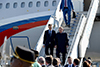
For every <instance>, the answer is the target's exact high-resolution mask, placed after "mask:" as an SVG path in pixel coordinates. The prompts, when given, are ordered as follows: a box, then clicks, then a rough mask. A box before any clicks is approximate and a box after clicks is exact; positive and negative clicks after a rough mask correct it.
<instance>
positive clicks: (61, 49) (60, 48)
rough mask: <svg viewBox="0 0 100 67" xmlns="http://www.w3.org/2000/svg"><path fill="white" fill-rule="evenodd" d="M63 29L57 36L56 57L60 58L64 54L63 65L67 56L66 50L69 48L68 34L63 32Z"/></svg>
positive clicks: (60, 29)
mask: <svg viewBox="0 0 100 67" xmlns="http://www.w3.org/2000/svg"><path fill="white" fill-rule="evenodd" d="M63 30H64V29H63V27H60V28H59V32H58V33H57V34H56V40H55V41H56V42H55V43H56V45H55V48H56V56H57V57H58V58H60V53H62V60H63V62H62V63H63V65H64V63H65V55H66V52H67V51H66V49H67V48H68V46H69V44H68V41H69V40H68V38H67V33H66V32H64V31H63Z"/></svg>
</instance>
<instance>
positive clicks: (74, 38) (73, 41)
mask: <svg viewBox="0 0 100 67" xmlns="http://www.w3.org/2000/svg"><path fill="white" fill-rule="evenodd" d="M83 17H84V15H83V14H82V15H81V17H80V20H79V23H78V25H77V28H76V32H75V35H74V37H73V40H72V44H71V46H70V49H69V52H68V55H67V58H66V61H65V64H66V63H67V60H68V57H69V56H70V54H71V52H72V49H73V46H74V43H75V40H76V37H77V34H78V30H79V28H80V24H81V22H82V19H83Z"/></svg>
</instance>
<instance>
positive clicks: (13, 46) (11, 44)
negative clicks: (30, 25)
mask: <svg viewBox="0 0 100 67" xmlns="http://www.w3.org/2000/svg"><path fill="white" fill-rule="evenodd" d="M12 38H27V41H28V46H29V49H31V46H30V42H29V38H28V36H11V37H10V43H11V47H12V50H13V52H15V51H14V46H13V43H12Z"/></svg>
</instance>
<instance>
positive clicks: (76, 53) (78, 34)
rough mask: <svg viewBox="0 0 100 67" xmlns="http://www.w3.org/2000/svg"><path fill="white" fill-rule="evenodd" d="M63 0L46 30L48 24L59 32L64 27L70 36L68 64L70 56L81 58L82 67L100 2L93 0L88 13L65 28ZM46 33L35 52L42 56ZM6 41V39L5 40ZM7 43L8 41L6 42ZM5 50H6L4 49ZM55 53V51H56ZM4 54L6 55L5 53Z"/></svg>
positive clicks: (83, 13) (80, 14)
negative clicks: (62, 8) (60, 9)
mask: <svg viewBox="0 0 100 67" xmlns="http://www.w3.org/2000/svg"><path fill="white" fill-rule="evenodd" d="M60 3H61V0H60V2H59V4H58V6H57V8H56V10H55V12H54V14H53V15H51V17H50V19H49V21H48V23H47V25H46V26H45V29H44V31H45V30H47V29H48V24H52V25H53V29H54V30H55V31H56V32H58V28H59V27H60V26H62V27H64V31H65V32H66V33H67V34H68V38H69V48H68V54H67V56H66V62H65V64H66V63H68V62H67V58H68V56H71V57H72V58H73V59H75V58H80V60H81V61H80V66H79V67H81V66H82V62H83V57H84V56H85V52H86V49H87V48H88V44H89V38H90V34H91V30H92V27H93V23H94V19H95V16H96V12H97V9H98V5H99V0H92V1H91V4H90V7H89V10H88V12H76V18H74V19H73V18H72V19H71V27H70V28H68V27H65V26H64V25H65V23H64V19H63V13H62V12H59V7H60ZM44 31H43V33H42V34H41V36H40V38H39V40H38V42H37V45H36V47H35V48H34V49H35V50H37V51H39V52H40V56H45V53H44V52H45V51H44V48H43V36H44ZM5 39H6V38H5ZM5 41H6V40H5ZM4 49H5V48H4ZM54 53H55V51H54ZM2 54H5V52H3V53H2ZM4 61H5V58H3V59H2V63H3V62H4Z"/></svg>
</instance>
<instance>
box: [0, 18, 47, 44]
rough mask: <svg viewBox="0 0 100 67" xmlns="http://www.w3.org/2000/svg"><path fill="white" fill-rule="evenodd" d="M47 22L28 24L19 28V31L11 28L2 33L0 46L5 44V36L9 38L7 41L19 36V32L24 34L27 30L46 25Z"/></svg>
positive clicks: (0, 34)
mask: <svg viewBox="0 0 100 67" xmlns="http://www.w3.org/2000/svg"><path fill="white" fill-rule="evenodd" d="M47 22H48V20H44V21H38V22H33V23H28V24H24V25H20V26H18V30H14V29H13V28H10V29H7V30H5V31H3V32H1V33H0V46H1V45H2V44H3V43H4V38H5V36H7V39H8V38H9V37H11V36H12V35H14V34H17V33H19V32H22V31H25V30H28V29H31V28H34V27H38V26H43V25H46V24H47Z"/></svg>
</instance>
